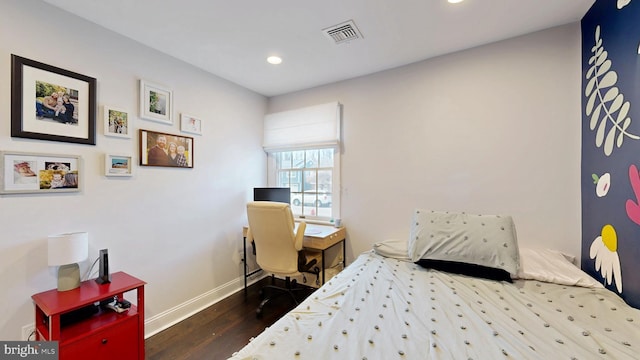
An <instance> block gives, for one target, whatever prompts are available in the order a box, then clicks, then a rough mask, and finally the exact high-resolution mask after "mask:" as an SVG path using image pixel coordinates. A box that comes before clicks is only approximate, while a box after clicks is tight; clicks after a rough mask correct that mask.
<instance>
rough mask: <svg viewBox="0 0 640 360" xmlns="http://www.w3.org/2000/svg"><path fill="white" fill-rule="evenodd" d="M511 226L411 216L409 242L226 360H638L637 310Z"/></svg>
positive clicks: (394, 245) (369, 257) (374, 258)
mask: <svg viewBox="0 0 640 360" xmlns="http://www.w3.org/2000/svg"><path fill="white" fill-rule="evenodd" d="M434 219H436V220H435V221H434ZM487 220H489V221H487ZM447 221H448V223H447ZM463 223H464V224H463ZM470 223H474V224H472V226H471V228H472V229H471V230H470V229H469V227H468V226H467V225H469V224H470ZM510 225H511V226H512V220H511V218H510V217H508V216H507V217H493V216H489V217H487V216H482V215H479V217H477V216H475V215H467V214H450V213H436V212H424V211H420V210H416V214H414V217H413V219H412V229H411V238H410V239H409V240H408V241H398V240H394V241H383V242H380V243H377V244H375V245H374V248H373V249H372V250H370V251H367V252H365V253H363V254H361V255H359V256H358V257H357V258H356V260H355V261H354V262H353V263H352V264H350V265H349V266H348V267H347V268H346V269H344V270H343V271H342V272H340V273H339V274H338V275H336V276H334V277H333V278H332V279H331V280H330V281H329V282H327V283H326V284H325V285H323V286H322V287H320V288H319V289H318V290H316V291H315V292H314V293H313V294H312V295H311V296H309V297H308V298H307V299H306V300H305V301H304V302H302V303H301V304H300V305H298V306H297V307H296V308H295V309H293V310H292V311H290V312H289V313H287V314H286V315H285V316H283V317H282V318H281V319H279V320H278V321H277V322H276V323H274V324H273V325H272V326H271V327H269V328H267V329H265V331H264V332H262V333H261V334H260V335H258V336H257V337H256V338H254V339H252V340H251V341H250V342H249V344H247V345H246V346H245V347H244V348H243V349H241V350H240V351H238V352H237V353H235V354H233V356H232V357H231V359H503V358H504V359H509V358H511V359H594V358H605V359H637V358H638V354H640V310H637V309H634V308H632V307H630V306H628V305H627V304H626V303H625V302H624V301H623V300H622V299H621V298H620V297H618V296H617V295H616V294H614V293H613V292H611V291H609V290H607V289H605V288H604V287H603V286H602V285H601V284H600V283H598V282H597V281H595V280H594V279H592V278H590V277H589V276H588V275H587V274H586V273H584V272H582V271H581V270H580V269H578V268H577V267H576V266H575V265H573V263H572V259H571V258H570V257H569V256H567V255H565V254H562V253H561V252H558V251H554V250H548V249H520V248H518V247H517V243H516V241H515V227H513V226H512V227H511V228H510V227H509V226H510ZM461 227H462V228H465V230H463V231H460V230H459V229H460V228H461ZM486 227H492V228H493V229H498V230H497V231H498V232H499V233H500V234H496V233H491V231H494V230H489V231H488V232H487V231H486V230H485V229H486ZM502 233H504V234H506V236H500V235H502ZM507 233H508V234H507ZM434 234H435V236H434ZM465 237H466V238H465ZM434 238H435V239H438V238H439V239H440V240H434ZM470 238H475V239H476V240H473V239H472V240H471V241H475V242H477V245H478V246H474V245H473V244H471V245H470V244H469V243H468V242H469V241H470ZM425 239H426V240H425ZM505 239H508V240H505ZM458 241H460V242H462V243H464V245H465V246H460V244H458V243H457V242H458ZM425 242H426V245H425ZM497 246H498V247H499V248H500V249H499V250H496V249H495V248H496V247H497ZM425 249H426V250H425ZM487 249H490V251H487ZM505 249H507V251H503V250H505ZM496 253H501V254H498V255H496ZM443 254H444V255H443ZM505 254H506V255H505ZM503 255H504V256H506V257H504V256H503ZM509 258H511V259H512V260H513V261H514V262H515V265H516V267H515V268H511V266H512V264H510V263H509V260H508V259H509ZM452 259H453V260H454V261H452ZM461 259H462V261H461ZM422 260H428V262H431V261H435V262H436V265H433V264H429V263H427V264H425V263H424V261H422ZM440 262H445V263H446V266H445V267H442V266H440V265H441V264H440ZM451 263H453V264H460V263H464V264H466V265H468V264H471V265H472V267H473V268H472V269H471V273H468V270H469V269H462V270H461V269H458V268H455V266H454V267H453V268H452V267H451ZM487 263H489V264H499V265H498V267H499V269H498V270H500V271H506V272H507V273H508V274H509V279H500V278H497V279H496V278H495V274H493V273H490V274H486V273H482V269H484V268H485V267H487V266H485V265H486V264H487ZM478 267H480V268H482V269H480V270H479V268H478ZM488 268H491V269H495V268H494V267H488ZM505 269H511V271H508V270H505ZM499 276H502V275H501V274H499V275H498V277H499Z"/></svg>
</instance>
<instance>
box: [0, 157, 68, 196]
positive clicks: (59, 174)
mask: <svg viewBox="0 0 640 360" xmlns="http://www.w3.org/2000/svg"><path fill="white" fill-rule="evenodd" d="M0 160H1V164H2V172H3V179H4V180H3V182H2V193H4V194H8V193H30V192H65V191H78V188H79V180H80V178H79V176H80V172H79V162H80V158H79V157H78V156H67V155H46V154H33V153H18V152H2V153H0Z"/></svg>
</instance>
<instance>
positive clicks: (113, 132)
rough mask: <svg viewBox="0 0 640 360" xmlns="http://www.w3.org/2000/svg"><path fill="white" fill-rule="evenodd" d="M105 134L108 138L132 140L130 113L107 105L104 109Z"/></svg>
mask: <svg viewBox="0 0 640 360" xmlns="http://www.w3.org/2000/svg"><path fill="white" fill-rule="evenodd" d="M103 118H104V134H105V135H106V136H113V137H120V138H128V139H131V131H132V129H131V119H130V118H129V112H127V111H126V110H122V109H117V108H114V107H111V106H107V105H105V106H104V107H103Z"/></svg>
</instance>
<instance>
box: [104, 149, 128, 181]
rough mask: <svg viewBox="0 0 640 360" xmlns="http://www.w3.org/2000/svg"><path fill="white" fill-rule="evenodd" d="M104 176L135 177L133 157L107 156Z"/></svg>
mask: <svg viewBox="0 0 640 360" xmlns="http://www.w3.org/2000/svg"><path fill="white" fill-rule="evenodd" d="M104 174H105V175H106V176H133V156H131V155H116V154H105V155H104Z"/></svg>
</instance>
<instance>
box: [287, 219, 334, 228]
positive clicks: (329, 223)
mask: <svg viewBox="0 0 640 360" xmlns="http://www.w3.org/2000/svg"><path fill="white" fill-rule="evenodd" d="M294 221H295V222H301V221H304V222H305V223H306V224H314V225H327V226H333V222H332V221H328V220H318V219H303V218H295V219H294Z"/></svg>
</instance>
